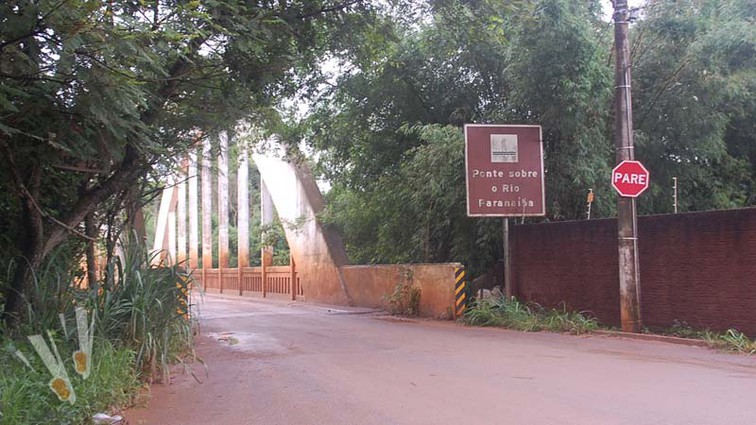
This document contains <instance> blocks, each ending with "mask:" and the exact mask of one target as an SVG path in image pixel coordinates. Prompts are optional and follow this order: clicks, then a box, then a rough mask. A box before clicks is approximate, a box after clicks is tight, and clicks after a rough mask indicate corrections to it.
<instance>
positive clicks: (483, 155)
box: [465, 124, 546, 217]
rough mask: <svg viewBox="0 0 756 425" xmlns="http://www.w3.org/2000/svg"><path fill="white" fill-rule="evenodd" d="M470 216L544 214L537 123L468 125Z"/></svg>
mask: <svg viewBox="0 0 756 425" xmlns="http://www.w3.org/2000/svg"><path fill="white" fill-rule="evenodd" d="M465 167H466V170H467V215H468V216H471V217H522V216H543V215H546V208H545V204H546V202H545V197H544V196H545V193H544V189H543V143H542V141H541V126H539V125H494V124H490V125H489V124H466V125H465Z"/></svg>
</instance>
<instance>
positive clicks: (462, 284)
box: [454, 267, 467, 318]
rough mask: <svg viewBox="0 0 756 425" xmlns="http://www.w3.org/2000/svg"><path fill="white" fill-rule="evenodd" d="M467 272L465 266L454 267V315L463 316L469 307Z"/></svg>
mask: <svg viewBox="0 0 756 425" xmlns="http://www.w3.org/2000/svg"><path fill="white" fill-rule="evenodd" d="M466 292H467V273H465V268H464V267H457V268H455V269H454V316H455V317H456V318H460V317H462V313H464V312H465V308H466V307H467V293H466Z"/></svg>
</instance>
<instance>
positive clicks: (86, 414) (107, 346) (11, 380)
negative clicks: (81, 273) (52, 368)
mask: <svg viewBox="0 0 756 425" xmlns="http://www.w3.org/2000/svg"><path fill="white" fill-rule="evenodd" d="M25 348H26V347H25ZM58 348H59V349H60V351H61V356H62V357H63V358H64V359H70V358H71V354H72V353H73V351H74V349H75V347H74V345H73V344H72V343H71V341H63V340H59V341H58ZM22 352H24V355H25V357H26V358H27V359H28V360H29V361H30V363H31V365H32V367H33V368H34V370H31V369H28V368H26V367H25V366H24V364H23V363H22V362H21V360H20V359H18V358H17V357H16V356H15V355H14V353H15V347H14V346H13V344H11V343H10V342H9V341H5V343H4V349H3V350H1V351H0V362H2V364H3V365H6V367H3V368H2V369H0V423H3V424H49V423H56V424H81V423H89V419H90V418H91V417H92V415H94V414H95V413H99V412H106V411H109V410H110V409H111V408H113V406H123V405H126V404H128V403H129V402H130V400H131V399H132V397H133V395H134V394H135V392H136V391H137V390H138V389H139V387H140V382H139V379H138V376H137V375H136V374H135V373H134V357H135V353H134V352H133V351H131V350H130V349H128V348H126V347H117V346H114V345H113V344H112V343H111V342H109V341H107V340H104V339H101V338H95V340H94V347H93V362H92V372H91V374H90V376H89V378H88V379H87V380H82V379H81V378H80V377H79V376H78V375H76V374H75V373H74V371H73V367H70V368H68V373H69V377H70V378H71V381H72V385H73V387H74V390H75V392H76V397H77V402H76V403H75V404H73V405H71V404H69V403H62V402H60V401H59V400H58V398H57V397H56V396H55V395H54V394H53V392H52V391H51V390H50V389H49V388H48V386H47V383H48V382H49V381H50V374H49V373H48V371H47V369H46V368H45V366H44V364H43V363H42V361H41V360H40V359H39V357H38V356H37V355H36V354H33V350H31V349H22ZM67 365H68V364H67Z"/></svg>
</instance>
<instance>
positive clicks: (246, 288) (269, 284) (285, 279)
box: [192, 266, 304, 300]
mask: <svg viewBox="0 0 756 425" xmlns="http://www.w3.org/2000/svg"><path fill="white" fill-rule="evenodd" d="M192 275H193V277H194V280H195V282H196V283H197V284H198V285H200V286H201V287H202V289H203V290H205V291H207V292H210V293H221V294H233V295H242V296H245V295H246V296H261V297H267V296H268V295H269V294H275V295H278V296H280V295H287V296H290V297H291V299H292V300H296V299H303V298H304V291H303V290H302V285H301V282H300V279H299V276H298V275H297V273H296V271H294V270H292V268H291V267H290V266H268V267H265V269H264V270H263V267H242V268H241V270H239V269H238V268H224V269H196V270H194V272H193V273H192ZM292 282H293V283H294V285H292Z"/></svg>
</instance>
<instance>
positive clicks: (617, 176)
mask: <svg viewBox="0 0 756 425" xmlns="http://www.w3.org/2000/svg"><path fill="white" fill-rule="evenodd" d="M647 178H648V176H647V175H646V174H635V173H614V179H613V181H614V183H627V184H638V185H645V184H646V179H647Z"/></svg>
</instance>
